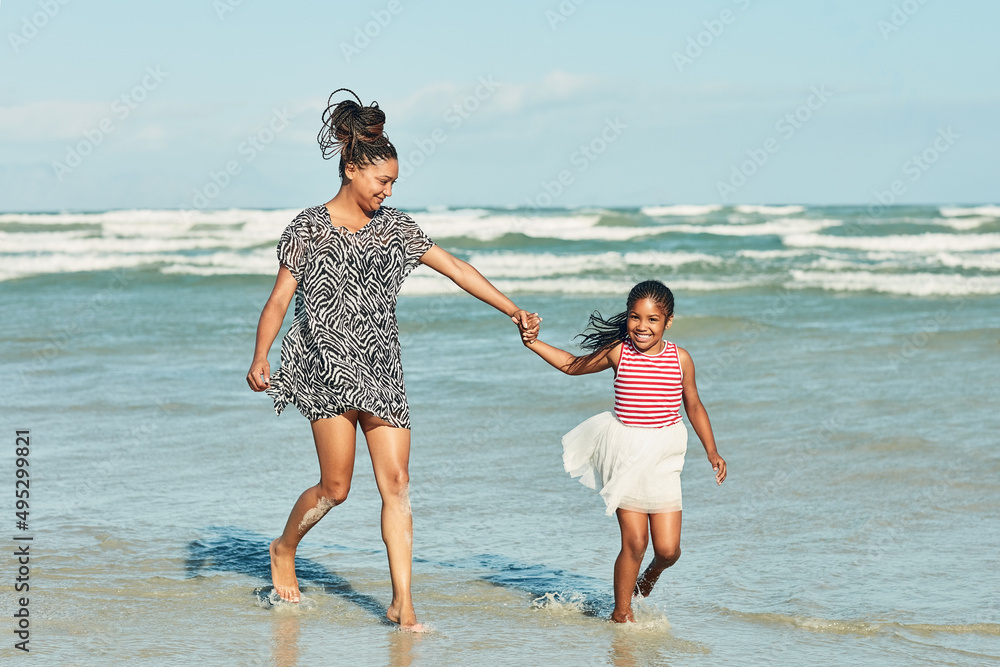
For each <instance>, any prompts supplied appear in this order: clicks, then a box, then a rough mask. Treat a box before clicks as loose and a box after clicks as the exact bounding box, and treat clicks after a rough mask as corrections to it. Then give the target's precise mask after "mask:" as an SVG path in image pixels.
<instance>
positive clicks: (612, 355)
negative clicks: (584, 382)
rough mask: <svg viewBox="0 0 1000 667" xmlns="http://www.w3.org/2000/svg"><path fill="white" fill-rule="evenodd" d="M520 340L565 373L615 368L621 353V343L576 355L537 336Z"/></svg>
mask: <svg viewBox="0 0 1000 667" xmlns="http://www.w3.org/2000/svg"><path fill="white" fill-rule="evenodd" d="M522 341H523V342H524V346H525V347H526V348H528V349H529V350H531V351H532V352H534V353H535V354H537V355H538V356H540V357H541V358H542V359H544V360H545V361H547V362H549V364H550V365H551V366H552V367H553V368H556V369H557V370H560V371H562V372H563V373H566V374H567V375H586V374H588V373H599V372H600V371H603V370H606V369H608V368H617V366H618V357H619V355H620V354H621V343H618V344H616V345H612V346H610V347H606V348H604V349H603V350H597V351H596V352H591V353H590V354H585V355H583V356H580V357H578V356H575V355H573V354H570V353H569V352H567V351H566V350H560V349H559V348H558V347H553V346H552V345H549V344H548V343H545V342H542V341H541V340H539V339H537V338H531V337H530V336H528V337H522Z"/></svg>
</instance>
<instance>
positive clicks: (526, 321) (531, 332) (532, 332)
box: [510, 310, 542, 345]
mask: <svg viewBox="0 0 1000 667" xmlns="http://www.w3.org/2000/svg"><path fill="white" fill-rule="evenodd" d="M510 319H511V321H512V322H514V324H516V325H517V328H518V330H519V331H520V333H521V342H522V343H524V345H531V344H532V343H534V342H535V339H537V338H538V330H539V328H540V327H541V322H542V318H541V317H539V316H538V313H529V312H528V311H526V310H519V311H517V312H516V313H514V314H513V315H511V316H510Z"/></svg>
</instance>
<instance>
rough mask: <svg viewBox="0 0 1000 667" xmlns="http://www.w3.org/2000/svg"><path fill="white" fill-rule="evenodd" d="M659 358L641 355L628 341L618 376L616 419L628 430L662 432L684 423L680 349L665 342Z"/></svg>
mask: <svg viewBox="0 0 1000 667" xmlns="http://www.w3.org/2000/svg"><path fill="white" fill-rule="evenodd" d="M663 342H664V347H663V351H662V352H660V353H659V354H657V355H647V354H642V353H641V352H639V351H638V350H636V349H635V347H634V346H633V345H632V340H631V339H630V338H626V339H625V340H624V341H623V342H622V353H621V359H620V360H619V361H618V372H617V373H616V374H615V416H616V417H618V421H620V422H621V423H622V424H625V425H626V426H640V427H645V428H660V427H662V426H672V425H673V424H676V423H677V422H679V421H680V420H681V413H680V408H681V397H682V394H683V391H682V389H681V379H682V378H683V372H682V371H681V359H680V357H679V356H678V354H677V346H676V345H674V344H673V343H671V342H670V341H667V340H665V341H663Z"/></svg>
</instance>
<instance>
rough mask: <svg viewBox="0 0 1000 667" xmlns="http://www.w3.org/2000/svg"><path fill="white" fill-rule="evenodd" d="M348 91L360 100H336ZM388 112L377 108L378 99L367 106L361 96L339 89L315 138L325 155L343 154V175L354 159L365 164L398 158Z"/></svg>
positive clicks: (341, 166) (341, 155)
mask: <svg viewBox="0 0 1000 667" xmlns="http://www.w3.org/2000/svg"><path fill="white" fill-rule="evenodd" d="M341 91H346V92H348V93H350V94H351V95H354V98H355V99H356V100H357V102H355V101H354V100H344V101H342V102H338V103H336V104H334V103H333V96H334V95H336V94H337V93H339V92H341ZM384 127H385V112H384V111H382V110H381V109H379V108H378V102H372V103H371V105H369V106H365V105H364V104H363V103H362V102H361V98H360V97H358V96H357V94H356V93H355V92H354V91H352V90H350V89H348V88H338V89H337V90H335V91H333V92H332V93H331V94H330V98H329V100H327V107H326V110H325V111H324V112H323V127H322V128H321V129H320V131H319V135H318V136H317V137H316V139H317V141H319V147H320V150H321V151H322V152H323V158H324V159H326V160H329V159H330V158H332V157H333V156H334V155H337V154H338V153H339V154H340V176H341V178H343V176H344V166H345V165H346V164H347V163H349V162H353V163H354V164H356V165H359V166H364V165H368V164H372V163H374V162H378V161H380V160H385V159H388V158H395V157H396V149H395V147H393V145H392V144H391V143H390V142H389V137H387V136H385V133H384Z"/></svg>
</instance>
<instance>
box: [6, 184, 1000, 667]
mask: <svg viewBox="0 0 1000 667" xmlns="http://www.w3.org/2000/svg"><path fill="white" fill-rule="evenodd" d="M314 203H319V202H314ZM307 204H308V205H312V204H310V203H307ZM297 212H298V210H228V211H202V212H198V211H191V212H182V211H171V210H126V211H108V212H96V213H51V214H24V213H5V214H0V313H2V316H0V340H2V345H0V360H2V362H3V367H4V368H5V369H6V373H5V374H6V377H7V380H8V381H7V387H6V389H7V390H6V392H4V400H3V403H4V407H3V411H2V413H0V414H2V415H3V419H2V421H3V433H4V436H3V437H4V438H5V439H6V441H7V443H6V445H4V452H5V454H4V457H3V461H4V464H3V469H4V472H3V474H2V477H3V478H4V479H5V480H6V481H4V482H2V484H3V490H2V493H3V495H4V497H6V498H7V501H6V503H5V505H4V507H6V508H7V512H8V514H7V517H8V519H7V520H8V522H9V523H8V524H7V525H8V532H7V537H6V538H0V539H3V540H5V541H6V542H7V544H8V547H9V548H7V549H5V551H6V552H7V553H9V554H11V555H8V556H6V557H3V558H0V562H3V563H5V564H4V565H3V567H2V568H0V570H2V571H3V572H5V573H6V574H5V575H3V580H2V581H0V609H3V610H4V612H3V614H2V615H0V616H2V617H3V618H5V619H6V620H4V621H0V636H3V637H5V638H6V639H5V640H4V644H3V646H2V647H0V656H3V660H4V661H10V659H11V658H13V657H14V656H19V655H20V654H21V653H22V652H21V651H20V650H18V649H17V648H15V643H16V642H19V641H22V638H19V636H18V635H17V634H16V633H17V631H19V630H22V629H23V628H24V623H22V620H23V619H24V616H23V614H22V616H21V617H15V616H14V614H15V613H20V612H19V610H21V609H27V610H28V611H27V612H25V613H27V614H29V615H28V617H27V618H28V621H27V622H28V626H27V627H28V630H27V632H28V634H29V637H30V640H29V641H30V644H28V645H27V647H29V648H30V654H31V655H32V656H33V657H34V660H35V661H36V663H37V664H53V665H107V664H122V663H125V662H128V664H135V665H165V664H187V663H191V662H195V663H198V664H210V665H216V664H218V665H282V666H284V665H296V664H299V665H315V664H337V665H340V664H344V665H394V666H395V665H399V666H404V665H483V664H489V665H496V666H499V665H525V664H545V665H553V666H558V665H616V666H640V665H755V664H768V665H773V664H782V665H784V664H789V665H792V664H794V665H799V664H809V665H843V664H861V663H863V664H867V665H873V666H874V665H914V664H946V665H983V664H997V663H1000V580H998V578H997V576H996V574H995V573H996V571H997V570H998V566H1000V555H998V554H1000V484H998V481H997V480H998V479H1000V447H998V441H1000V436H998V434H1000V411H998V410H997V395H998V392H997V390H998V388H1000V383H998V380H997V377H998V370H1000V364H998V358H1000V356H998V355H1000V307H998V306H1000V206H987V205H984V206H940V207H939V206H905V207H881V206H875V207H864V206H856V207H851V206H798V205H786V206H735V207H721V206H695V205H685V206H680V205H678V206H658V207H646V208H642V209H600V208H573V209H553V210H531V209H505V208H489V207H483V208H475V209H472V208H464V209H446V208H435V209H426V210H425V209H418V210H413V211H409V212H410V213H411V214H412V215H413V217H414V218H415V219H416V220H417V222H418V223H419V224H420V225H421V226H422V227H423V229H424V230H425V231H426V232H428V234H430V235H431V237H432V238H434V239H435V241H436V242H438V243H439V244H440V245H441V246H442V247H444V248H446V249H447V250H449V251H450V252H452V253H454V254H455V255H457V256H459V257H461V258H463V259H466V260H468V261H470V262H471V263H472V264H474V265H475V266H476V267H477V268H478V269H479V270H480V271H481V272H482V273H483V274H484V275H485V276H487V277H488V278H489V279H490V280H492V281H493V282H494V284H496V285H497V286H498V287H499V288H500V289H501V290H503V291H504V292H505V293H507V294H508V295H509V296H511V297H512V298H513V299H514V301H515V302H517V303H518V305H520V306H521V307H524V308H526V309H529V310H532V311H538V312H539V313H540V314H541V315H542V317H543V318H544V323H543V328H542V335H541V337H542V338H543V339H544V340H546V341H547V342H550V343H552V344H555V345H558V346H561V347H564V348H567V349H576V348H574V347H573V345H574V342H573V340H574V336H575V335H576V334H577V333H579V332H580V331H581V330H582V329H583V328H584V326H585V325H586V323H587V317H588V315H589V314H590V313H591V312H592V311H594V310H599V311H600V312H602V313H604V314H606V315H607V314H613V313H616V312H618V311H620V310H621V309H623V307H624V300H625V296H626V294H627V292H628V290H629V288H630V287H631V286H632V285H633V284H635V283H636V282H638V281H640V280H644V279H647V278H658V279H660V280H663V281H664V282H665V283H666V284H667V285H668V286H669V287H670V288H671V289H672V290H673V292H674V294H675V298H676V319H675V322H674V325H673V327H672V328H671V330H670V338H671V340H673V341H675V342H676V343H678V344H679V345H681V346H682V347H684V348H685V349H687V350H688V351H689V352H690V354H691V356H692V358H693V359H694V362H695V365H696V368H697V377H698V385H699V390H700V393H701V397H702V400H703V401H704V403H705V405H706V407H707V409H708V412H709V415H710V416H711V419H712V423H713V427H714V431H715V436H716V439H717V442H718V447H719V452H720V454H721V455H722V456H723V457H724V458H725V459H726V461H727V463H728V468H729V478H728V479H727V481H726V482H725V483H724V484H723V485H722V486H721V487H718V486H716V485H715V483H714V480H713V472H712V469H711V466H710V465H709V464H708V462H707V460H706V458H705V455H704V452H703V450H702V449H701V446H700V444H699V442H698V439H697V437H696V436H695V435H694V433H693V432H691V434H690V436H691V437H690V440H689V446H688V453H687V458H686V463H685V468H684V472H683V474H682V477H681V479H682V484H683V489H684V527H683V531H682V537H681V548H682V551H683V555H682V557H681V559H680V561H679V562H678V563H677V565H675V566H674V567H673V568H671V569H669V570H667V571H666V572H665V573H664V575H663V577H662V578H661V580H660V583H659V584H658V586H657V588H656V589H655V590H654V592H653V594H652V595H651V596H650V597H649V598H648V599H646V600H644V601H641V602H639V603H638V604H637V606H636V616H637V619H638V621H639V622H638V623H636V624H635V625H633V626H629V627H621V626H617V625H615V624H612V623H609V622H608V621H607V620H606V619H607V617H608V615H609V614H610V610H611V606H612V570H613V563H614V559H615V557H616V555H617V552H618V548H619V532H618V527H617V523H616V521H615V520H614V519H612V518H608V517H606V516H605V515H604V512H603V504H602V502H601V500H600V498H599V496H597V494H596V493H594V492H593V491H591V490H589V489H587V488H585V487H583V486H582V485H580V484H579V483H578V482H577V481H575V480H573V479H571V478H570V477H569V476H568V475H567V474H566V473H564V472H563V470H562V460H561V447H560V437H561V436H562V434H563V433H565V432H567V431H568V430H570V429H571V428H572V427H573V426H575V425H576V424H578V423H579V422H581V421H583V420H584V419H586V418H587V417H589V416H591V415H593V414H596V413H597V412H601V411H603V410H607V409H610V406H611V404H612V390H611V382H612V376H611V373H609V372H605V373H600V374H596V375H591V376H585V377H567V376H563V375H561V374H560V373H558V372H556V371H555V370H554V369H552V368H550V367H549V366H548V365H547V364H545V363H544V362H543V361H541V360H540V359H539V358H537V357H536V356H535V355H533V354H531V353H530V352H528V351H526V350H524V349H523V347H522V346H521V344H520V341H519V338H518V336H517V330H516V328H515V327H514V326H513V325H512V324H511V323H510V322H509V321H507V320H506V318H505V317H504V316H503V315H501V314H499V313H497V312H496V311H493V310H492V309H491V308H489V307H488V306H485V305H484V304H482V303H480V302H478V301H476V300H475V299H473V298H472V297H470V296H468V295H466V294H464V293H462V292H461V291H459V290H458V289H457V288H455V287H454V286H453V285H452V284H451V283H450V282H449V281H448V280H447V279H444V278H442V277H440V276H438V275H437V274H435V273H433V272H432V271H430V270H429V269H427V268H426V267H421V268H419V269H417V270H416V271H415V272H414V273H413V274H412V275H411V276H410V278H409V279H408V280H407V283H406V284H405V286H404V289H403V293H402V295H401V297H400V302H399V308H398V320H399V325H400V331H401V342H402V348H403V366H404V370H405V373H406V384H407V393H408V396H409V401H410V406H411V412H412V421H413V445H412V452H411V458H410V474H411V497H412V504H413V511H414V556H415V562H414V578H413V591H414V599H415V603H416V607H417V612H418V616H419V618H420V619H421V621H422V622H424V623H426V624H428V625H429V626H430V627H431V628H432V631H431V632H429V633H427V634H425V635H420V636H415V635H410V634H407V633H400V632H397V631H395V630H394V628H393V626H391V625H389V624H387V623H386V622H385V621H384V620H383V618H382V617H383V616H384V613H385V606H386V605H387V604H388V602H389V600H390V588H389V580H388V568H387V565H386V558H385V553H384V547H383V545H382V542H381V538H380V535H379V529H378V521H379V502H378V494H377V491H376V489H375V484H374V479H373V475H372V472H371V464H370V461H369V460H368V454H367V450H366V448H365V447H364V444H363V440H360V441H359V443H360V445H359V448H358V459H357V464H356V468H355V477H354V482H353V486H352V490H351V495H350V497H349V498H348V500H347V502H346V503H344V504H343V505H341V506H339V507H337V508H336V509H334V510H333V511H332V512H331V513H330V514H329V515H328V516H327V517H326V518H325V519H324V520H323V521H322V522H320V523H319V524H318V525H317V527H316V528H314V529H313V531H312V532H311V533H310V534H309V535H308V536H307V537H306V539H305V540H304V541H303V543H302V545H301V547H300V549H299V554H298V555H299V562H298V573H299V579H300V583H301V584H302V585H303V594H304V598H305V599H304V602H303V603H302V604H300V605H298V606H291V605H279V606H277V607H269V606H268V605H267V604H265V603H264V602H262V592H261V589H262V588H263V587H266V586H268V585H269V583H270V582H269V570H268V560H267V545H268V542H269V541H270V540H271V539H273V537H275V536H277V535H278V534H279V532H280V531H281V528H282V526H283V524H284V521H285V518H286V517H287V514H288V511H289V509H290V508H291V505H292V503H293V502H294V500H295V498H296V497H297V496H298V494H299V493H300V492H301V491H302V490H303V489H304V488H306V487H307V486H310V485H312V484H314V483H315V482H316V481H317V480H318V465H317V463H316V456H315V451H314V448H313V443H312V437H311V433H310V429H309V424H308V422H307V421H306V420H305V419H304V418H303V417H302V416H301V415H300V414H299V413H298V412H297V411H296V410H295V408H294V407H293V406H289V408H288V409H287V410H286V411H285V412H284V413H283V414H282V415H281V416H280V417H276V416H275V415H274V411H273V405H272V402H271V400H270V399H269V398H268V397H267V396H266V395H265V394H262V393H261V394H255V393H253V392H251V391H250V390H249V388H248V387H247V384H246V380H245V376H246V373H247V369H248V368H249V365H250V361H251V357H252V353H253V347H254V336H255V329H256V323H257V318H258V317H259V315H260V311H261V308H262V307H263V305H264V302H265V300H266V299H267V296H268V294H269V293H270V289H271V286H272V285H273V282H274V276H275V273H276V270H277V260H276V257H275V244H276V243H277V239H278V237H279V235H280V233H281V231H282V229H283V228H284V226H285V225H287V224H288V222H289V221H290V220H291V219H292V217H293V216H294V215H295V214H296V213H297ZM289 310H291V309H289ZM291 315H292V314H291V312H289V313H288V315H287V317H286V320H285V327H287V326H288V324H289V323H290V321H291ZM284 330H285V329H284V328H283V330H282V334H283V333H284ZM279 346H280V335H279V338H278V340H276V341H275V344H274V346H273V347H272V350H271V354H270V356H269V359H270V362H271V365H272V368H276V367H277V366H278V363H279V354H278V350H279ZM18 430H22V431H28V432H29V434H30V453H29V455H28V456H27V457H26V459H27V460H26V461H25V462H18V458H17V453H16V451H17V443H16V431H18ZM22 458H25V457H22ZM19 469H23V470H27V471H28V474H27V476H29V477H30V498H29V499H28V500H29V502H28V505H27V507H26V509H22V508H23V507H24V506H22V508H19V507H17V506H16V505H15V502H16V501H15V491H16V490H17V489H18V488H19V487H17V486H16V481H17V479H18V478H17V477H16V474H21V473H17V472H16V471H17V470H19ZM17 511H27V512H30V513H29V514H25V515H24V516H23V517H22V516H17V515H16V512H17ZM20 521H24V523H23V524H19V523H18V522H20ZM15 537H31V538H32V539H31V540H30V541H26V540H15V539H14V538H15ZM25 544H28V545H30V564H29V565H27V566H26V567H28V568H29V569H30V590H29V591H27V592H25V591H24V590H22V589H20V588H18V589H15V586H17V585H18V583H19V582H18V581H17V577H18V572H19V570H18V567H19V565H18V561H17V559H18V557H17V556H15V555H13V554H14V552H15V550H16V549H17V548H18V547H19V546H24V545H25ZM649 555H651V551H650V552H649V554H648V556H649ZM648 556H647V560H648ZM26 576H28V575H26ZM263 595H266V589H264V591H263ZM25 596H27V597H28V603H27V604H24V603H23V602H22V601H21V598H22V597H25ZM19 624H20V625H19Z"/></svg>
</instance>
